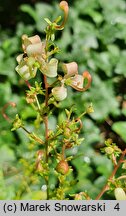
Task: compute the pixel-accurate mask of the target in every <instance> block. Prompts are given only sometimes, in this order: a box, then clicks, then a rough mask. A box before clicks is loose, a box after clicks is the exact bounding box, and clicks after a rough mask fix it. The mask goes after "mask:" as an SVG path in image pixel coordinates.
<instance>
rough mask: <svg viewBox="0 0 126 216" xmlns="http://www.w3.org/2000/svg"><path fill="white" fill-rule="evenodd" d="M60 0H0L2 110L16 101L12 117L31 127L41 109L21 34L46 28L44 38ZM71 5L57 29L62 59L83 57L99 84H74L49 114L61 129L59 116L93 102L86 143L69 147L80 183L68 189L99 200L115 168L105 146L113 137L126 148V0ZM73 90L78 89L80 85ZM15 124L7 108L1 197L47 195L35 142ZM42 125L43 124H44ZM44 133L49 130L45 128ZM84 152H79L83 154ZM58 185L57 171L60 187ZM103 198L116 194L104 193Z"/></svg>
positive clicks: (0, 146) (82, 64) (0, 143)
mask: <svg viewBox="0 0 126 216" xmlns="http://www.w3.org/2000/svg"><path fill="white" fill-rule="evenodd" d="M58 3H59V1H51V0H50V1H49V0H48V1H39V0H38V1H37V0H36V1H35V0H18V1H17V0H11V1H10V0H4V1H2V0H1V1H0V111H2V108H3V106H4V105H5V104H6V103H8V102H9V101H13V102H15V103H16V104H17V107H16V108H11V107H8V109H7V111H6V113H7V114H8V115H9V116H10V118H11V119H13V118H14V117H15V114H16V113H20V114H21V117H22V118H23V119H24V121H25V122H26V124H27V128H28V129H29V130H32V127H33V126H32V121H33V120H34V117H35V113H34V112H33V111H32V109H31V108H30V107H27V104H26V102H25V94H24V92H25V90H26V89H27V87H26V85H25V83H24V81H23V80H22V79H21V78H20V77H19V76H18V75H17V74H16V72H15V66H16V60H15V58H16V56H17V55H18V54H19V53H20V52H21V36H22V34H28V35H29V36H31V35H34V34H39V35H40V36H41V38H43V39H44V35H45V34H44V28H45V26H46V23H45V21H44V20H43V18H45V17H48V18H49V19H50V20H54V19H55V18H56V17H57V16H58V15H59V14H60V13H61V11H60V10H59V8H58ZM68 3H69V5H70V12H69V18H68V22H67V24H66V26H65V29H64V30H63V31H62V32H58V34H57V35H56V43H57V45H58V46H59V47H60V49H61V52H60V53H59V54H58V55H57V58H58V59H59V60H61V61H63V62H70V61H76V62H77V63H78V65H79V73H82V72H83V71H84V70H89V71H90V73H91V75H92V79H93V81H92V86H91V88H90V89H89V90H88V91H86V92H85V93H78V92H76V91H74V90H71V89H69V96H68V98H67V99H66V100H65V101H63V103H62V105H61V107H60V109H59V110H56V112H55V115H53V116H52V118H51V119H50V125H51V126H52V127H53V128H55V125H56V118H57V117H58V121H59V122H60V121H62V120H63V119H64V115H65V114H64V108H67V109H69V108H70V107H71V105H72V104H76V107H77V110H76V111H75V116H77V115H79V114H80V113H81V112H83V111H84V109H85V108H86V107H87V106H88V105H89V104H90V103H91V102H92V103H93V106H94V110H95V112H94V113H93V114H90V115H87V116H86V117H84V118H83V129H82V131H81V135H80V136H81V137H84V138H85V140H84V141H83V143H82V144H81V146H80V147H78V148H74V149H72V150H69V151H67V155H71V154H72V155H73V156H74V159H73V160H72V162H71V164H70V165H71V166H72V167H73V170H74V172H73V176H70V180H71V181H72V179H73V178H74V179H75V180H76V184H75V185H74V186H71V187H70V188H69V191H68V196H69V193H73V194H74V193H77V192H80V191H85V190H86V191H88V193H89V195H90V196H91V197H92V199H95V197H96V196H97V194H98V193H99V192H100V189H101V188H102V187H103V185H104V184H105V183H106V180H107V178H108V176H109V175H110V174H111V172H112V163H111V161H110V160H109V159H107V158H106V156H104V155H102V154H101V153H100V148H101V147H103V146H104V141H105V139H107V138H112V139H113V141H114V142H116V143H117V145H118V146H119V147H120V148H121V149H124V148H125V146H126V143H125V142H126V121H125V119H126V118H125V117H126V84H125V83H126V2H125V0H111V3H110V1H109V0H88V1H87V0H79V1H77V0H74V1H68ZM73 91H74V92H73ZM10 129H11V124H10V123H9V122H7V121H6V120H5V119H4V118H3V116H2V115H1V114H0V199H45V198H46V196H45V192H44V188H45V187H44V184H45V183H44V181H43V180H42V179H41V177H38V176H37V174H35V173H34V169H33V164H34V161H35V156H36V150H37V149H38V148H39V146H36V145H35V144H34V143H33V142H32V141H29V139H28V138H27V137H26V136H25V134H24V132H23V131H22V130H20V129H19V130H18V131H16V132H13V133H12V132H11V131H10ZM41 129H43V128H41ZM41 136H43V132H42V135H41ZM77 155H78V156H77ZM56 184H57V182H56V179H55V177H54V176H51V177H50V187H51V189H52V190H53V188H54V187H55V185H56ZM102 198H103V199H114V197H113V194H112V193H109V194H105V195H104V196H103V197H102Z"/></svg>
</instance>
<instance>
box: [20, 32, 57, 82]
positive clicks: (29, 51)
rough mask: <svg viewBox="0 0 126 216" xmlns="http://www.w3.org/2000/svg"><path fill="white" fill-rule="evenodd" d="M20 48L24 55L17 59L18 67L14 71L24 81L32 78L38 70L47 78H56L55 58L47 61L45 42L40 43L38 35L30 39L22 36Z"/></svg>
mask: <svg viewBox="0 0 126 216" xmlns="http://www.w3.org/2000/svg"><path fill="white" fill-rule="evenodd" d="M22 48H23V51H24V53H23V54H20V55H19V56H18V57H17V62H18V64H19V65H18V66H17V67H16V71H17V72H18V73H19V75H20V76H21V77H22V78H23V79H24V80H29V79H31V78H34V77H35V76H36V72H37V69H38V68H39V70H40V71H41V72H42V73H43V74H45V75H46V76H48V77H56V76H57V65H58V60H57V59H55V58H52V59H51V60H50V61H48V60H47V55H46V52H45V42H42V41H41V39H40V37H39V36H38V35H35V36H32V37H28V36H27V35H23V36H22Z"/></svg>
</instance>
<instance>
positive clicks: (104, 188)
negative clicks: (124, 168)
mask: <svg viewBox="0 0 126 216" xmlns="http://www.w3.org/2000/svg"><path fill="white" fill-rule="evenodd" d="M125 154H126V149H125V150H124V151H123V152H122V155H121V157H120V159H119V161H118V163H117V165H115V167H114V169H113V172H112V174H111V176H110V177H109V179H108V181H111V180H112V178H113V177H114V176H115V174H116V172H117V170H118V168H119V167H120V165H121V163H122V160H123V158H124V156H125ZM107 190H109V185H108V182H107V184H106V185H105V186H104V187H103V188H102V190H101V192H100V193H99V194H98V196H97V197H96V198H95V200H99V199H100V198H101V197H102V195H103V194H104V193H105V192H106V191H107Z"/></svg>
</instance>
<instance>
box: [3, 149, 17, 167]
mask: <svg viewBox="0 0 126 216" xmlns="http://www.w3.org/2000/svg"><path fill="white" fill-rule="evenodd" d="M0 155H1V156H0V164H2V163H4V162H12V161H14V160H15V155H14V152H13V151H12V150H11V148H9V147H8V146H7V145H3V146H1V148H0Z"/></svg>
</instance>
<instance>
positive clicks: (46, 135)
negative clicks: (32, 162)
mask: <svg viewBox="0 0 126 216" xmlns="http://www.w3.org/2000/svg"><path fill="white" fill-rule="evenodd" d="M44 83H45V90H46V93H45V106H46V108H48V99H49V95H48V83H47V77H46V76H45V75H44ZM44 124H45V150H46V163H47V164H48V143H49V142H48V115H46V116H44ZM45 180H46V185H47V200H48V199H49V176H46V178H45Z"/></svg>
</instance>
